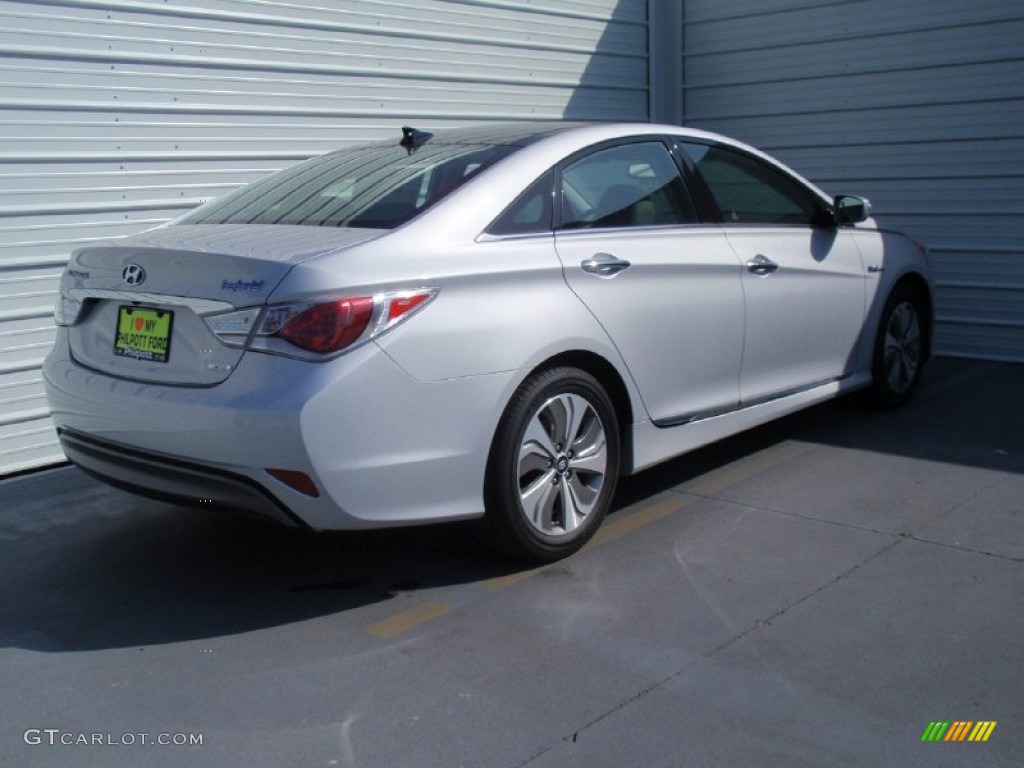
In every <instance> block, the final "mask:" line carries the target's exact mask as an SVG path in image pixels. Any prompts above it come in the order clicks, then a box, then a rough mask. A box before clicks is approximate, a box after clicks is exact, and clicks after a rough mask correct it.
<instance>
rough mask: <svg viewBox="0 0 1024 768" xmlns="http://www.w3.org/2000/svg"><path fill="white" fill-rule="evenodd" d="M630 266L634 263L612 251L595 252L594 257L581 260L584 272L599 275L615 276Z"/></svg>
mask: <svg viewBox="0 0 1024 768" xmlns="http://www.w3.org/2000/svg"><path fill="white" fill-rule="evenodd" d="M630 266H632V265H631V264H630V263H629V262H628V261H626V260H625V259H620V258H618V257H617V256H612V255H611V254H610V253H595V254H594V255H593V257H592V258H589V259H584V260H583V261H581V262H580V267H581V268H582V269H583V271H584V272H587V273H589V274H591V275H597V276H598V277H615V276H616V275H617V274H619V272H621V271H622V270H624V269H628V268H629V267H630Z"/></svg>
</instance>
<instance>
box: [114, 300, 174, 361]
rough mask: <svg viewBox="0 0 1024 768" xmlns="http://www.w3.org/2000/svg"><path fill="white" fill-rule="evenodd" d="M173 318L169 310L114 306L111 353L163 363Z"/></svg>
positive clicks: (169, 346)
mask: <svg viewBox="0 0 1024 768" xmlns="http://www.w3.org/2000/svg"><path fill="white" fill-rule="evenodd" d="M173 321H174V313H173V312H167V311H164V310H159V309H142V308H141V307H118V310H117V336H116V337H115V338H114V354H115V355H120V356H121V357H134V358H135V359H136V360H146V361H147V362H151V363H166V362H167V358H168V356H169V355H170V353H171V324H172V323H173Z"/></svg>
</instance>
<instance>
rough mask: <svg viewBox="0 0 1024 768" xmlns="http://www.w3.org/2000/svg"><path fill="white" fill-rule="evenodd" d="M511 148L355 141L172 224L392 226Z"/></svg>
mask: <svg viewBox="0 0 1024 768" xmlns="http://www.w3.org/2000/svg"><path fill="white" fill-rule="evenodd" d="M516 149H517V148H516V147H513V146H504V145H466V144H430V143H428V144H426V145H425V146H423V147H421V148H420V149H419V150H418V151H416V152H414V153H412V154H409V152H407V151H406V150H405V149H404V148H402V147H399V146H383V145H377V146H372V147H359V148H353V149H348V150H342V151H340V152H334V153H331V154H330V155H325V156H323V157H317V158H314V159H312V160H309V161H306V162H305V163H301V164H299V165H297V166H294V167H292V168H288V169H286V170H283V171H280V172H278V173H275V174H272V175H270V176H268V177H266V178H265V179H262V180H260V181H257V182H255V183H254V184H250V185H249V186H247V187H243V188H242V189H240V190H238V191H237V192H235V193H232V194H231V195H228V196H226V197H224V198H223V199H221V200H218V201H216V202H214V203H211V204H209V205H205V206H203V207H202V208H199V209H197V210H196V211H195V213H193V214H191V215H189V216H187V217H185V218H184V219H182V220H181V221H180V222H178V223H180V224H304V225H312V226H320V227H371V228H378V229H393V228H394V227H397V226H399V225H401V224H404V223H405V222H407V221H409V220H410V219H412V218H413V217H414V216H416V215H418V214H420V213H422V212H423V211H425V210H426V209H427V208H429V207H430V206H432V205H434V204H435V203H437V202H438V201H439V200H441V199H442V198H444V197H445V196H446V195H448V194H450V193H451V192H453V191H454V190H456V189H458V188H459V187H460V186H461V185H462V184H464V183H465V182H467V181H468V180H469V179H471V178H473V177H474V176H476V175H477V174H478V173H480V172H481V171H483V170H485V169H486V168H488V167H490V166H491V165H493V164H494V163H496V162H497V161H498V160H500V159H502V158H504V157H506V156H508V155H509V154H511V153H512V152H514V151H515V150H516Z"/></svg>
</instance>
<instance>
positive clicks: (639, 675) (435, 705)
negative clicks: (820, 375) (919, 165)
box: [0, 360, 1024, 768]
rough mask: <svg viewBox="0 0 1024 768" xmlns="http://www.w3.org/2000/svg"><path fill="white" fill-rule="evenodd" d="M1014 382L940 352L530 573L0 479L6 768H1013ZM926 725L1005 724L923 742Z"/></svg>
mask: <svg viewBox="0 0 1024 768" xmlns="http://www.w3.org/2000/svg"><path fill="white" fill-rule="evenodd" d="M1022 395H1024V366H1011V365H999V364H988V363H969V362H957V361H950V360H939V361H937V362H935V363H934V364H933V365H932V366H931V367H930V369H929V371H928V376H927V379H926V382H925V386H924V388H923V389H922V391H921V392H920V395H919V397H918V398H917V399H916V400H915V401H914V402H913V403H912V404H911V405H910V406H909V407H907V408H904V409H902V410H899V411H892V412H876V411H871V410H865V409H863V408H861V407H859V406H857V405H856V404H855V403H850V402H840V403H834V404H829V405H826V406H823V407H819V408H815V409H813V410H811V411H807V412H805V413H803V414H799V415H797V416H794V417H791V418H789V419H786V420H783V421H781V422H778V423H776V424H773V425H770V426H768V427H765V428H762V429H759V430H756V431H754V432H752V433H749V434H746V435H743V436H741V437H738V438H735V439H732V440H728V441H725V442H723V443H720V444H718V445H715V446H713V447H711V448H709V449H705V450H703V451H699V452H697V453H694V454H691V455H690V456H687V457H684V458H682V459H679V460H676V461H674V462H671V463H669V464H666V465H663V466H661V467H658V468H656V469H654V470H651V471H649V472H646V473H644V474H642V475H640V476H638V477H636V478H632V479H631V480H629V481H628V482H626V483H625V485H624V487H623V488H622V491H621V493H620V497H619V504H618V506H619V509H618V510H617V511H616V512H615V513H614V514H613V515H612V516H610V517H609V519H608V520H607V521H606V523H605V526H604V528H603V529H602V531H601V532H600V533H599V535H598V538H597V539H595V541H594V542H592V544H591V545H589V546H588V548H587V550H586V551H584V552H582V553H580V554H579V555H577V556H575V557H573V558H571V559H569V560H567V561H564V562H561V563H558V564H555V565H552V566H549V567H546V568H542V569H537V570H524V569H523V568H522V566H520V565H519V564H517V563H515V562H512V561H509V560H506V559H503V558H499V557H496V556H493V555H491V554H489V553H487V552H485V551H482V550H481V549H480V548H479V547H477V546H476V544H475V543H474V542H473V540H472V539H471V538H470V536H469V535H468V533H467V532H466V531H465V530H464V529H463V527H461V526H458V525H452V526H441V527H435V528H430V529H420V530H402V531H391V532H373V533H361V534H355V535H353V534H348V535H330V536H323V535H314V534H309V533H304V532H301V531H292V530H283V529H278V528H273V527H265V526H261V525H252V524H244V523H239V522H237V521H235V520H232V519H228V518H222V517H219V516H211V515H210V514H209V513H208V512H205V513H204V511H201V510H185V509H180V508H176V507H172V506H169V505H166V504H160V503H157V502H152V501H147V500H141V499H137V498H135V497H132V496H130V495H127V494H124V493H122V492H120V491H116V490H113V489H109V488H107V487H105V486H103V485H100V484H99V483H96V482H95V481H93V480H91V479H89V478H88V477H86V476H85V475H83V474H82V473H81V472H79V471H78V470H77V469H74V468H59V469H53V470H49V471H45V472H40V473H36V474H31V475H27V476H23V477H18V478H13V479H9V480H6V481H0V562H2V563H3V582H2V586H0V765H5V766H6V765H10V766H19V767H20V766H36V765H38V766H98V765H102V766H120V765H131V766H175V767H177V766H216V767H217V768H223V767H224V766H268V767H270V766H273V768H280V767H281V766H384V767H388V768H406V767H408V768H413V767H417V766H446V767H448V766H497V767H504V766H508V767H510V768H511V767H512V766H529V767H530V768H548V767H554V766H557V767H559V768H561V767H563V766H586V767H587V768H593V767H595V766H614V767H615V768H623V767H626V766H644V768H655V767H657V766H730V767H731V766H785V767H786V768H798V767H799V766H809V767H810V766H813V767H814V768H821V766H872V767H875V766H900V767H901V768H902V767H905V766H929V768H931V767H933V766H1014V768H1016V767H1017V766H1020V765H1024V735H1022V734H1024V731H1022V728H1024V696H1022V694H1021V683H1022V681H1024V642H1022V638H1024V610H1022V608H1024V397H1022ZM936 720H941V721H972V722H977V721H992V720H994V721H997V723H998V725H997V726H996V728H995V730H994V731H993V732H992V735H991V737H990V738H989V740H988V741H987V742H984V743H972V742H963V743H953V742H940V743H924V742H922V741H921V736H922V734H923V733H924V731H925V729H926V728H927V727H928V725H929V723H930V722H932V721H936ZM33 729H34V730H33ZM46 729H50V732H49V733H48V732H47V730H46ZM26 731H28V735H27V739H28V741H35V740H38V741H40V742H42V743H38V744H35V743H33V744H29V743H26ZM143 733H145V734H147V736H146V737H145V740H146V741H152V740H156V739H157V738H158V737H159V735H160V734H169V735H171V736H172V737H173V736H174V735H175V734H200V735H201V738H202V745H201V746H188V745H183V746H176V745H166V746H162V745H152V744H143V743H142V741H143V737H142V736H140V734H143ZM92 734H98V735H99V736H100V739H101V740H102V741H104V742H113V743H102V744H89V745H85V744H81V743H78V744H70V745H65V744H61V743H60V742H61V741H62V740H64V741H81V738H82V737H83V736H84V738H85V740H86V741H89V740H91V739H92V738H93V737H92ZM186 738H187V737H186ZM51 739H52V740H53V741H54V742H55V743H53V744H50V743H48V742H49V740H51ZM128 741H134V742H135V743H133V744H128V743H125V742H128Z"/></svg>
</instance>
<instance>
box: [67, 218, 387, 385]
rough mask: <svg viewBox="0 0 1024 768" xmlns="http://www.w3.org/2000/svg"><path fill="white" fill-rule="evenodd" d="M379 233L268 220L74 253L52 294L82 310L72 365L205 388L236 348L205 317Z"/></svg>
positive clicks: (148, 236)
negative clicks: (305, 264)
mask: <svg viewBox="0 0 1024 768" xmlns="http://www.w3.org/2000/svg"><path fill="white" fill-rule="evenodd" d="M381 234H383V233H382V232H381V231H379V230H369V229H350V230H346V229H335V228H322V227H306V226H276V225H176V226H171V227H166V228H163V229H157V230H152V231H150V232H146V233H142V234H140V235H135V236H132V237H129V238H125V239H123V240H117V241H111V242H109V243H104V244H101V245H95V246H88V247H85V248H81V249H79V250H77V251H76V252H75V253H74V254H73V255H72V257H71V260H70V262H69V263H68V267H67V269H66V270H65V272H64V275H63V277H62V279H61V293H62V294H63V295H64V296H68V297H70V298H71V299H73V300H74V301H81V302H82V304H83V306H82V308H81V310H80V312H79V314H78V318H77V320H76V322H75V323H74V324H73V325H71V326H70V328H69V329H68V330H69V338H70V343H71V351H72V354H73V355H74V357H75V359H76V360H78V361H79V362H80V363H82V364H84V365H87V366H89V367H90V368H94V369H96V370H98V371H102V372H103V373H107V374H111V375H114V376H119V377H123V378H129V379H135V380H139V381H146V382H154V383H164V384H179V385H186V386H212V385H215V384H217V383H219V382H221V381H224V380H225V379H226V378H227V377H228V376H229V375H230V374H231V371H233V370H234V368H235V366H237V365H238V362H239V361H240V360H241V358H242V355H243V350H242V349H240V348H238V347H234V346H229V345H227V344H224V343H223V342H221V341H220V339H219V338H218V337H217V336H216V335H214V333H213V332H212V331H211V330H210V328H209V326H208V325H207V324H206V322H205V321H204V320H203V317H204V316H207V315H214V314H221V313H224V312H230V311H232V310H234V309H240V308H245V307H254V306H259V305H261V304H264V303H265V302H266V300H267V297H268V296H270V294H271V293H272V292H273V290H274V288H276V287H277V285H278V284H279V283H280V282H281V280H282V279H283V278H284V276H285V275H286V274H288V272H289V271H290V270H291V269H292V267H294V266H295V265H296V264H300V263H302V262H304V261H308V260H310V259H313V258H316V257H318V256H323V255H326V254H329V253H334V252H337V251H339V250H342V249H344V248H347V247H350V246H352V245H355V244H357V243H361V242H365V241H367V240H369V239H372V238H374V237H378V236H380V235H381Z"/></svg>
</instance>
